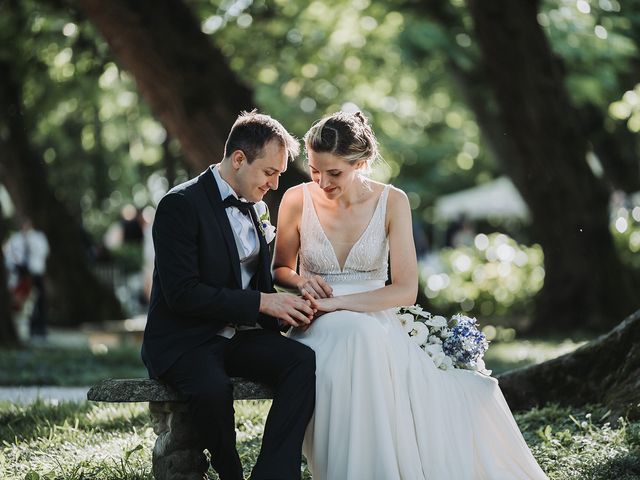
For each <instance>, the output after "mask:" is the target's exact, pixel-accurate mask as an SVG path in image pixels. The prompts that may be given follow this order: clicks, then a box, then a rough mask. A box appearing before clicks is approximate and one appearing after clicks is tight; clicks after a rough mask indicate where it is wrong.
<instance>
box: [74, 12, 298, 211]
mask: <svg viewBox="0 0 640 480" xmlns="http://www.w3.org/2000/svg"><path fill="white" fill-rule="evenodd" d="M79 5H80V7H81V8H82V9H83V10H84V12H85V14H86V15H87V17H88V18H89V20H91V22H92V23H93V24H94V25H95V26H96V27H97V28H98V30H99V31H100V32H101V33H102V35H103V36H104V37H105V39H106V40H107V42H108V43H109V45H110V46H111V49H112V50H113V53H114V54H115V56H116V57H117V58H119V59H120V62H121V63H122V66H123V67H124V68H126V69H127V70H128V71H130V72H131V73H132V74H133V76H134V78H135V80H136V83H137V85H138V89H139V91H140V93H141V94H142V96H143V97H144V98H145V99H146V100H147V102H148V103H149V105H150V106H151V109H152V111H153V112H154V114H155V116H156V117H157V118H158V120H159V121H160V122H162V124H163V125H164V127H165V128H166V129H167V131H168V132H169V135H170V136H172V137H174V138H176V139H178V141H179V142H180V144H181V147H182V151H183V152H184V157H185V162H186V163H187V164H188V166H189V167H190V170H193V171H195V172H200V171H202V170H204V169H205V168H206V167H207V166H208V165H210V164H212V163H217V162H218V161H220V160H221V159H222V155H223V152H224V143H225V141H226V138H227V135H228V133H229V130H230V128H231V125H232V124H233V122H234V121H235V119H236V117H237V115H238V113H240V111H241V110H251V109H252V108H254V105H255V103H254V100H253V92H252V91H251V90H250V89H249V88H248V87H247V86H246V85H244V84H243V83H242V82H241V81H240V80H239V79H238V78H237V77H236V75H235V74H234V73H233V72H232V71H231V69H230V68H229V66H228V65H227V62H226V59H225V58H224V56H223V55H222V53H221V52H220V51H219V50H218V49H217V48H215V47H214V46H213V45H212V44H211V42H210V41H209V39H208V38H207V36H206V35H205V34H204V33H202V31H201V29H200V25H199V22H198V20H197V19H196V18H195V16H194V15H193V13H192V12H191V11H190V10H189V8H188V7H187V6H186V5H185V4H184V3H183V2H182V1H181V0H160V1H157V0H139V1H127V0H113V1H108V2H105V1H102V0H79ZM285 126H286V125H285ZM305 179H306V177H305V176H304V175H303V174H302V173H301V172H300V171H299V170H298V169H297V168H294V166H293V165H292V167H291V168H289V169H288V170H287V172H286V173H285V175H283V178H282V180H281V187H280V189H279V191H278V192H274V193H276V195H273V194H272V195H268V196H267V199H266V200H267V202H268V203H269V204H270V207H271V209H272V217H275V215H274V211H275V210H276V207H277V203H279V202H278V199H279V198H281V197H282V193H283V192H284V190H286V188H287V187H288V186H292V185H295V184H297V183H300V182H301V181H303V180H305Z"/></svg>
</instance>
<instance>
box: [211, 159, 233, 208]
mask: <svg viewBox="0 0 640 480" xmlns="http://www.w3.org/2000/svg"><path fill="white" fill-rule="evenodd" d="M211 172H212V173H213V178H214V180H215V181H216V183H217V184H218V190H220V199H221V200H224V199H225V198H227V197H228V196H229V195H233V196H234V197H236V198H237V199H238V200H240V197H239V196H238V194H237V193H236V191H235V190H234V189H233V188H232V187H231V185H229V183H228V182H227V181H226V180H225V179H224V178H222V175H220V166H219V164H215V165H212V166H211Z"/></svg>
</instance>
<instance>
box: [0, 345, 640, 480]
mask: <svg viewBox="0 0 640 480" xmlns="http://www.w3.org/2000/svg"><path fill="white" fill-rule="evenodd" d="M579 345H580V342H577V341H572V340H517V341H513V342H508V343H498V342H496V343H493V344H492V345H491V347H490V348H489V351H488V352H487V354H486V356H485V360H486V362H487V366H488V368H491V369H493V370H494V373H500V372H502V371H505V370H508V369H510V368H515V367H518V366H522V365H527V364H530V363H536V362H540V361H543V360H546V359H548V358H553V357H555V356H558V355H561V354H563V353H566V352H568V351H571V350H573V349H575V348H576V347H577V346H579ZM143 376H146V371H145V369H144V367H143V366H142V363H141V361H140V357H139V351H138V349H116V350H109V351H108V352H106V353H102V354H94V353H92V352H91V351H90V350H81V349H76V350H55V349H51V348H36V349H30V350H0V385H63V386H64V385H66V386H77V385H90V384H92V383H95V382H97V381H99V380H101V379H103V378H108V377H119V378H124V377H143ZM269 405H270V402H267V401H261V402H236V411H237V417H236V420H237V430H238V442H239V451H240V455H241V458H242V460H243V464H244V465H245V468H246V474H247V475H248V474H249V471H250V468H251V466H252V465H253V463H254V462H255V458H256V456H257V453H258V451H259V448H260V439H261V434H262V429H263V427H264V419H265V418H266V412H267V410H268V408H269ZM516 420H517V422H518V424H519V425H520V428H521V429H522V431H523V434H524V436H525V438H526V440H527V443H528V444H529V446H530V447H531V449H532V451H533V453H534V455H535V457H536V458H537V460H538V462H539V463H540V465H541V466H542V468H543V469H544V470H545V472H547V474H548V475H549V477H550V478H551V479H557V480H575V479H593V480H632V479H638V480H640V421H634V422H627V421H625V420H624V419H623V420H620V421H619V422H617V423H615V424H613V425H612V424H610V423H608V422H609V418H608V417H607V412H606V411H605V410H604V409H603V408H601V407H599V406H592V407H588V408H581V409H567V408H560V407H555V406H550V407H546V408H543V409H534V410H531V411H528V412H522V413H520V414H518V415H516ZM154 441H155V434H154V433H153V431H152V429H151V428H150V426H149V416H148V413H147V407H146V404H132V405H113V404H95V403H86V402H84V403H79V404H76V403H61V404H54V403H51V402H47V401H38V402H37V403H34V404H32V405H28V406H22V405H14V404H10V403H7V402H4V403H3V402H0V479H3V480H4V479H7V480H8V479H20V480H23V479H26V480H38V479H45V478H46V479H56V480H88V479H91V480H94V479H95V480H100V479H105V480H106V479H109V480H113V479H121V480H137V479H151V478H152V476H151V449H152V446H153V442H154ZM462 454H464V452H461V455H462ZM303 468H304V467H303ZM211 478H214V479H215V478H217V476H216V475H215V474H213V473H212V472H211ZM303 478H305V479H310V478H311V476H310V474H309V472H308V471H307V470H306V468H304V469H303ZM438 480H449V479H438ZM451 480H456V479H451Z"/></svg>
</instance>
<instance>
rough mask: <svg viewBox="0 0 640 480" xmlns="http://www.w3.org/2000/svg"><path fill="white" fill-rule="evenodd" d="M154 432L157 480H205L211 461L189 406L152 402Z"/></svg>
mask: <svg viewBox="0 0 640 480" xmlns="http://www.w3.org/2000/svg"><path fill="white" fill-rule="evenodd" d="M149 411H150V412H151V419H152V422H153V431H154V432H155V433H156V435H158V438H157V439H156V444H155V446H154V447H153V457H152V465H153V476H154V478H155V479H156V480H203V479H206V478H207V474H206V472H207V469H208V467H209V462H208V460H207V457H206V456H205V455H204V452H203V449H202V448H199V447H198V441H197V438H196V436H195V434H194V432H193V431H192V430H191V429H190V428H189V423H188V421H187V405H186V404H184V403H177V402H149Z"/></svg>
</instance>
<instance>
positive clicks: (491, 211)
mask: <svg viewBox="0 0 640 480" xmlns="http://www.w3.org/2000/svg"><path fill="white" fill-rule="evenodd" d="M462 215H464V216H466V217H467V218H468V219H470V220H477V219H483V218H488V217H494V218H520V219H527V218H529V210H528V208H527V206H526V205H525V203H524V201H523V200H522V197H521V196H520V193H518V190H516V188H515V187H514V186H513V183H511V180H509V179H508V178H507V177H499V178H496V179H495V180H493V181H491V182H488V183H483V184H482V185H478V186H477V187H473V188H469V189H468V190H462V191H460V192H455V193H450V194H449V195H443V196H442V197H440V198H439V199H438V200H437V201H436V205H435V216H436V218H437V219H440V220H448V221H450V220H457V219H458V218H460V216H462Z"/></svg>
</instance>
